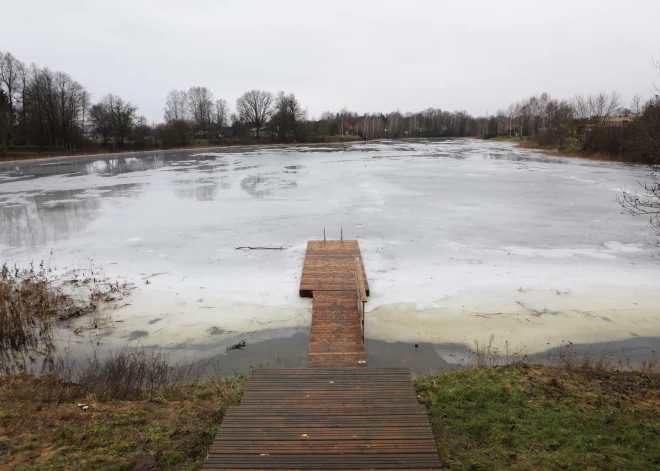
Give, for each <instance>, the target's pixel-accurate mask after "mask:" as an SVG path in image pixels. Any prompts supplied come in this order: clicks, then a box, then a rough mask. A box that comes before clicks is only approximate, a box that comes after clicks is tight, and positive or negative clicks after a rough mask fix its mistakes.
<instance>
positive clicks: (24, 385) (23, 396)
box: [0, 375, 245, 470]
mask: <svg viewBox="0 0 660 471" xmlns="http://www.w3.org/2000/svg"><path fill="white" fill-rule="evenodd" d="M244 387H245V381H244V378H234V379H226V380H216V381H207V382H202V383H196V384H190V385H180V386H174V387H171V388H157V389H154V390H152V391H151V392H150V396H151V400H131V401H123V400H113V401H108V402H99V401H97V399H96V397H95V394H94V393H93V394H90V393H89V390H88V389H87V388H86V387H85V386H81V385H75V384H71V383H69V384H67V383H65V382H63V381H62V380H60V379H57V378H55V377H54V376H52V375H46V376H34V375H11V376H5V377H0V467H2V468H3V469H11V470H27V469H41V470H54V469H80V470H106V469H138V470H141V469H145V470H146V469H179V470H181V469H199V468H200V467H201V464H202V463H203V461H204V459H205V458H206V454H207V451H208V447H209V446H210V444H211V442H212V440H213V437H214V436H215V433H216V432H217V428H218V424H219V423H220V421H221V420H222V417H223V416H224V413H225V412H226V410H227V408H228V407H229V406H231V405H235V404H238V401H239V400H240V397H241V395H242V393H243V389H244ZM56 391H59V392H57V393H56V394H53V392H56ZM63 391H66V393H63ZM65 397H66V399H67V400H62V399H63V398H65ZM78 404H85V405H86V406H88V409H86V410H84V409H83V408H82V407H78Z"/></svg>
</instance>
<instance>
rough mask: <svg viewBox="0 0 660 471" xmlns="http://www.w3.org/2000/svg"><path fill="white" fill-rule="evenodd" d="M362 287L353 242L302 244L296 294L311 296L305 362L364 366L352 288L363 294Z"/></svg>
mask: <svg viewBox="0 0 660 471" xmlns="http://www.w3.org/2000/svg"><path fill="white" fill-rule="evenodd" d="M358 272H359V273H358ZM368 286H369V285H368V283H367V279H366V275H365V272H364V263H363V262H362V255H361V254H360V246H359V245H358V243H357V241H355V240H345V241H336V240H334V241H322V240H321V241H315V240H310V241H309V242H308V243H307V253H306V254H305V263H304V265H303V272H302V277H301V279H300V295H301V296H312V297H313V301H312V335H311V338H310V344H309V353H308V356H307V366H308V367H337V366H349V367H350V366H367V353H366V351H365V349H364V341H363V336H362V320H361V318H360V309H359V305H358V296H359V294H358V290H359V289H360V288H362V289H363V293H364V294H363V296H364V297H365V298H366V296H368V293H366V290H367V287H368ZM365 300H366V299H365Z"/></svg>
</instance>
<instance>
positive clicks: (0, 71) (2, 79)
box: [0, 52, 22, 145]
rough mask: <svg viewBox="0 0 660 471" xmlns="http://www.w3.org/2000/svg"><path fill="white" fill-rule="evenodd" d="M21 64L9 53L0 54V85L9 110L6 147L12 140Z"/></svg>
mask: <svg viewBox="0 0 660 471" xmlns="http://www.w3.org/2000/svg"><path fill="white" fill-rule="evenodd" d="M21 68H22V64H21V62H20V61H19V60H18V59H16V58H15V57H14V56H13V55H11V53H9V52H6V53H5V54H4V55H3V54H0V85H2V86H4V89H5V95H6V97H7V104H8V108H9V123H8V125H7V130H6V136H5V139H6V142H7V145H10V144H11V141H12V138H13V127H14V121H15V111H16V94H17V92H18V90H19V87H20V70H21Z"/></svg>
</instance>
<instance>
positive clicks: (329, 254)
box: [300, 240, 369, 298]
mask: <svg viewBox="0 0 660 471" xmlns="http://www.w3.org/2000/svg"><path fill="white" fill-rule="evenodd" d="M355 257H358V259H359V263H360V268H361V271H362V279H363V281H364V287H365V290H366V293H367V296H369V283H368V282H367V276H366V274H365V271H364V263H363V262H362V254H361V253H360V246H359V245H358V242H357V240H344V241H339V240H328V241H323V240H310V241H309V242H307V252H306V253H305V263H304V265H303V272H302V277H301V278H300V296H302V297H307V298H311V297H312V293H313V292H314V291H333V290H339V291H345V290H354V289H355Z"/></svg>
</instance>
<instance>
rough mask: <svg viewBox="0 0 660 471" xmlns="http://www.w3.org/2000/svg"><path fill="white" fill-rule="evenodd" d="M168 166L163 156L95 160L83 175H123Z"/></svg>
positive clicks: (87, 166)
mask: <svg viewBox="0 0 660 471" xmlns="http://www.w3.org/2000/svg"><path fill="white" fill-rule="evenodd" d="M166 164H167V162H166V160H165V158H164V157H163V156H162V155H154V156H149V157H129V158H116V159H104V160H95V161H94V162H89V163H87V164H86V165H85V167H84V169H83V170H82V173H83V174H85V175H94V174H95V175H121V174H123V173H130V172H140V171H145V170H154V169H157V168H161V167H164V166H165V165H166Z"/></svg>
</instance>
